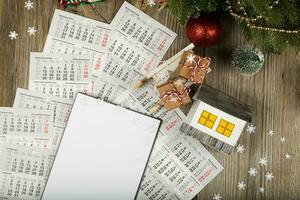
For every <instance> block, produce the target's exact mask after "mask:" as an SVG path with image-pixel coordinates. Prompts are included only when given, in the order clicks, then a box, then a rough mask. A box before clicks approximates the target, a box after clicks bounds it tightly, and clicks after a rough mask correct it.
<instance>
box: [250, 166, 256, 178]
mask: <svg viewBox="0 0 300 200" xmlns="http://www.w3.org/2000/svg"><path fill="white" fill-rule="evenodd" d="M248 173H249V175H250V176H256V174H257V170H256V169H255V168H250V169H249V171H248Z"/></svg>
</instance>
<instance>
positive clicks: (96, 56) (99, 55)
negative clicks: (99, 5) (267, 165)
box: [44, 9, 111, 71]
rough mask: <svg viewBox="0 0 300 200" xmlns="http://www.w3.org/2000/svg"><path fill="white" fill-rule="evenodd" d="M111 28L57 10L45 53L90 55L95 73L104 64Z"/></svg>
mask: <svg viewBox="0 0 300 200" xmlns="http://www.w3.org/2000/svg"><path fill="white" fill-rule="evenodd" d="M110 33H111V26H110V25H109V24H106V23H102V22H99V21H96V20H92V19H89V18H86V17H82V16H79V15H76V14H72V13H69V12H65V11H61V10H58V9H56V10H55V13H54V15H53V18H52V23H51V26H50V30H49V33H48V37H47V40H46V44H45V46H44V52H48V53H58V54H89V55H92V56H93V63H94V65H93V66H95V69H94V70H95V71H98V70H99V66H100V65H101V64H102V63H103V62H104V59H105V55H106V50H107V47H108V44H109V41H110Z"/></svg>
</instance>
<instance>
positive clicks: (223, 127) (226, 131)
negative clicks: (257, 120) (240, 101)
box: [216, 119, 235, 137]
mask: <svg viewBox="0 0 300 200" xmlns="http://www.w3.org/2000/svg"><path fill="white" fill-rule="evenodd" d="M234 126H235V125H234V124H233V123H230V122H228V121H226V120H224V119H221V121H220V123H219V125H218V127H217V130H216V131H217V132H218V133H220V134H222V135H225V136H226V137H230V135H231V133H232V131H233V129H234Z"/></svg>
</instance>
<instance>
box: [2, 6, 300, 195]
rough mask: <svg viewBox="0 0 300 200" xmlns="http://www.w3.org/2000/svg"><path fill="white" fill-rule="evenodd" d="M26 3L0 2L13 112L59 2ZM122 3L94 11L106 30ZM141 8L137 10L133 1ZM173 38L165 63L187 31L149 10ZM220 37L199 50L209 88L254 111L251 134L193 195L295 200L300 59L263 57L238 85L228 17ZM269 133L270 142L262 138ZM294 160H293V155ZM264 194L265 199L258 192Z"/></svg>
mask: <svg viewBox="0 0 300 200" xmlns="http://www.w3.org/2000/svg"><path fill="white" fill-rule="evenodd" d="M24 2H25V0H9V1H7V0H1V1H0V9H1V10H0V25H1V31H0V38H1V45H0V61H1V64H0V65H1V67H0V81H1V84H0V106H12V103H13V100H14V95H15V91H16V88H17V87H23V88H27V86H28V70H29V54H30V52H31V51H42V50H43V46H44V43H45V40H46V37H47V33H48V29H49V25H50V23H51V18H52V15H53V12H54V9H55V8H56V7H57V0H52V1H51V0H47V1H45V0H34V8H33V9H32V10H30V11H28V10H27V9H26V8H24ZM122 2H123V1H122V0H106V2H105V3H99V4H97V5H96V6H95V7H96V9H97V11H98V12H99V13H101V14H102V15H103V16H104V17H105V18H106V19H107V21H108V22H110V21H111V19H112V18H113V16H114V15H115V13H116V12H117V10H118V8H119V7H120V6H121V4H122ZM131 3H132V4H134V5H136V6H140V2H138V1H135V0H132V1H131ZM79 11H80V14H81V15H83V16H87V17H90V18H93V19H97V20H101V21H103V19H102V18H100V17H99V16H97V15H96V14H95V13H94V12H93V10H92V9H91V7H89V6H85V7H80V8H79ZM146 12H147V13H148V14H151V16H153V17H155V18H156V19H157V20H158V21H160V22H161V23H162V24H164V25H166V26H167V27H169V28H170V29H172V30H173V31H175V32H176V33H177V34H178V36H177V39H176V40H175V42H174V44H173V45H172V46H171V48H170V50H169V51H168V52H167V54H166V58H168V57H170V56H172V55H173V54H174V53H175V52H177V51H179V50H180V49H182V48H183V47H185V46H186V45H187V44H188V43H189V42H188V40H187V39H186V37H185V29H184V27H183V26H181V25H180V24H178V23H177V21H176V19H175V18H174V17H173V16H172V14H171V13H170V12H169V11H162V12H158V11H157V10H156V9H154V8H151V9H147V11H146ZM29 26H34V27H36V28H37V29H38V32H37V34H36V35H35V36H29V35H28V34H27V28H28V27H29ZM222 26H223V33H222V36H221V39H220V42H219V43H218V44H217V45H216V46H214V47H212V48H208V49H206V50H205V54H206V55H207V56H210V57H211V58H212V60H213V62H212V72H211V73H210V74H209V75H208V77H207V84H208V85H210V86H213V87H215V88H218V89H220V90H221V91H224V92H226V93H227V94H229V95H232V96H234V97H236V98H237V99H239V100H241V101H243V102H245V103H248V104H251V105H253V106H254V107H255V109H256V112H257V115H256V117H255V126H256V127H257V130H256V133H255V134H252V135H250V134H247V133H246V132H245V133H244V134H243V135H242V136H241V138H240V140H239V143H240V144H244V145H245V147H246V150H245V152H244V153H243V154H238V153H236V152H235V153H232V154H231V155H230V156H226V155H223V154H221V153H218V152H215V151H213V150H210V151H211V152H212V154H213V155H214V156H215V157H216V159H217V160H219V161H220V162H221V164H222V165H223V166H224V171H223V172H222V173H221V174H220V175H219V176H218V177H217V178H216V179H214V180H213V181H212V182H211V183H210V184H209V185H208V186H207V187H206V188H205V189H204V190H203V191H202V192H201V193H200V194H199V195H198V198H199V199H212V196H213V194H214V193H219V192H220V193H221V195H222V196H223V198H222V199H280V200H282V199H300V182H299V179H300V160H299V159H300V157H299V155H300V146H299V143H300V139H299V138H300V137H299V134H300V79H299V77H300V56H299V55H297V54H296V53H295V51H294V50H292V49H287V50H286V51H284V52H283V53H282V54H281V55H275V54H265V65H264V67H263V68H262V70H261V71H260V72H259V73H258V74H257V75H256V76H254V77H244V76H241V75H240V74H239V72H237V71H236V70H235V69H234V68H233V67H232V66H231V65H230V56H231V52H232V50H233V49H234V48H236V47H238V46H240V45H243V44H245V43H246V42H245V40H244V39H243V37H242V35H241V33H240V31H239V27H238V24H237V23H235V22H233V21H232V19H231V18H230V17H226V16H225V17H223V18H222ZM11 30H16V31H17V32H18V33H19V37H18V39H17V40H13V41H11V40H10V39H9V38H8V34H9V31H11ZM268 129H273V130H274V131H275V135H274V136H272V137H271V136H268V135H267V134H266V131H267V130H268ZM281 136H284V137H286V140H287V141H286V143H284V144H281V143H280V140H279V139H280V137H281ZM286 152H287V153H289V154H290V155H292V159H291V160H286V159H285V158H284V154H285V153H286ZM298 153H299V154H298ZM260 157H267V158H268V165H267V167H266V168H261V167H260V166H259V165H258V160H259V158H260ZM250 167H256V168H257V169H258V174H257V176H256V177H249V175H248V170H249V168H250ZM266 171H271V172H273V174H274V176H275V178H274V180H273V181H272V182H268V183H266V182H265V179H264V174H265V172H266ZM242 180H243V181H245V182H246V184H247V189H246V190H245V191H238V190H237V182H238V181H242ZM260 186H264V187H265V188H266V191H265V193H264V194H260V193H259V192H258V187H260Z"/></svg>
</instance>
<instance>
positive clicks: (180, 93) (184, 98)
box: [157, 78, 191, 110]
mask: <svg viewBox="0 0 300 200" xmlns="http://www.w3.org/2000/svg"><path fill="white" fill-rule="evenodd" d="M185 83H186V80H185V79H182V78H177V79H174V80H170V81H169V82H167V83H165V84H163V85H161V86H159V87H158V88H157V89H158V91H159V94H160V102H159V105H160V106H163V107H165V109H167V110H171V109H174V108H177V107H180V106H183V105H185V104H188V103H190V102H191V98H190V96H189V92H190V89H189V87H187V86H185Z"/></svg>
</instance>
